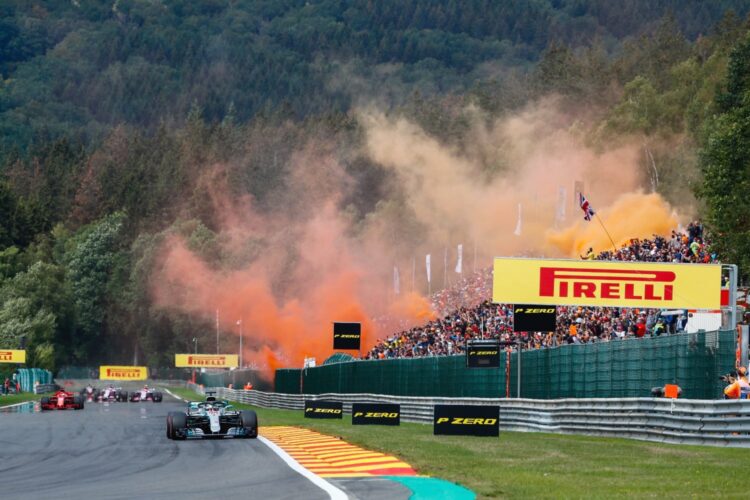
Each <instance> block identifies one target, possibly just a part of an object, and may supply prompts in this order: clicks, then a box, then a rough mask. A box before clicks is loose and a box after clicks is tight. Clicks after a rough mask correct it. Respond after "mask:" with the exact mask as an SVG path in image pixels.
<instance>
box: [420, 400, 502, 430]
mask: <svg viewBox="0 0 750 500" xmlns="http://www.w3.org/2000/svg"><path fill="white" fill-rule="evenodd" d="M498 415H500V407H499V406H470V405H435V416H434V418H433V434H435V435H438V434H443V435H448V436H490V437H492V436H495V437H496V436H499V435H500V423H499V420H498Z"/></svg>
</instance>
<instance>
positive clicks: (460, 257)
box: [456, 245, 464, 273]
mask: <svg viewBox="0 0 750 500" xmlns="http://www.w3.org/2000/svg"><path fill="white" fill-rule="evenodd" d="M463 263H464V246H463V245H458V250H457V251H456V272H457V273H461V272H463Z"/></svg>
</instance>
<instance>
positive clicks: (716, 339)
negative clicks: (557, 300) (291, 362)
mask: <svg viewBox="0 0 750 500" xmlns="http://www.w3.org/2000/svg"><path fill="white" fill-rule="evenodd" d="M735 346H736V334H735V332H733V331H721V332H697V333H689V334H687V333H686V334H679V335H670V336H663V337H655V338H643V339H625V340H613V341H611V342H600V343H594V344H577V345H576V344H574V345H565V346H560V347H554V348H547V349H535V350H529V351H523V353H522V355H521V394H520V396H521V397H525V398H534V399H560V398H613V397H614V398H624V397H627V398H630V397H644V396H649V395H650V394H651V389H652V388H653V387H661V386H663V385H664V384H677V385H679V386H680V387H681V388H682V391H683V392H682V395H683V397H686V398H691V399H716V398H720V397H721V395H722V389H723V388H724V385H725V384H723V383H722V382H721V380H719V377H720V376H721V375H723V374H725V373H727V372H729V371H731V370H733V368H734V363H735V356H736V353H735V349H736V347H735ZM507 356H510V369H509V370H508V371H509V373H510V381H509V384H508V385H507V387H509V389H510V396H511V397H518V393H517V370H516V369H517V365H516V363H517V357H518V354H517V353H515V352H514V353H511V354H509V353H504V355H502V356H501V358H500V360H501V363H500V365H501V366H500V368H467V367H466V361H465V357H464V356H439V357H422V358H401V359H385V360H371V361H352V362H343V363H335V364H328V365H323V366H318V367H315V368H307V369H302V370H300V369H283V370H276V376H275V390H276V392H283V393H289V394H300V393H306V394H322V393H371V394H375V393H376V394H392V395H401V396H432V397H482V398H493V397H499V396H500V397H504V396H505V395H506V366H505V363H506V359H507Z"/></svg>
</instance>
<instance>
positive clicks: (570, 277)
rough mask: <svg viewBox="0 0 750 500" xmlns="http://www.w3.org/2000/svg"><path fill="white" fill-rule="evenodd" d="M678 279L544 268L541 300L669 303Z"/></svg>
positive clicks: (656, 274)
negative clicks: (654, 301)
mask: <svg viewBox="0 0 750 500" xmlns="http://www.w3.org/2000/svg"><path fill="white" fill-rule="evenodd" d="M675 278H676V275H675V273H673V272H671V271H639V270H626V269H613V270H609V269H584V268H571V267H542V268H541V269H540V270H539V296H540V297H574V298H586V299H596V298H599V299H626V300H642V299H645V300H661V301H670V300H672V299H673V298H674V285H673V283H674V280H675Z"/></svg>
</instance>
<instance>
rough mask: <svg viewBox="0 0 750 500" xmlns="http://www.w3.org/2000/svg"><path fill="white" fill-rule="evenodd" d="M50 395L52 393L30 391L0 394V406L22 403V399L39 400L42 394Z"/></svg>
mask: <svg viewBox="0 0 750 500" xmlns="http://www.w3.org/2000/svg"><path fill="white" fill-rule="evenodd" d="M50 395H52V393H49V394H34V393H32V392H22V393H21V394H0V407H3V406H8V405H14V404H16V403H23V402H24V401H39V400H40V399H42V396H50Z"/></svg>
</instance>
